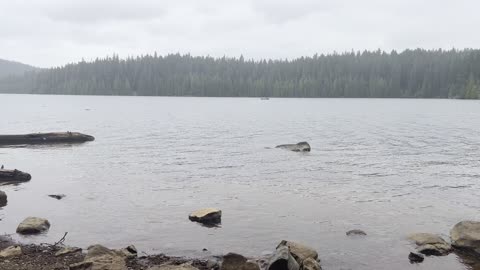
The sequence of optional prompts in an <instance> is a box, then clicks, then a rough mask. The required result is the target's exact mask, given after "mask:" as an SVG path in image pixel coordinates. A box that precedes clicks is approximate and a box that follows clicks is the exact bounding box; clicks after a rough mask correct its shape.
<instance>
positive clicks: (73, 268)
mask: <svg viewBox="0 0 480 270" xmlns="http://www.w3.org/2000/svg"><path fill="white" fill-rule="evenodd" d="M92 267H93V263H92V262H86V261H83V262H79V263H74V264H70V265H69V266H68V269H69V270H92Z"/></svg>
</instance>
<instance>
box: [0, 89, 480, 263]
mask: <svg viewBox="0 0 480 270" xmlns="http://www.w3.org/2000/svg"><path fill="white" fill-rule="evenodd" d="M0 100H1V106H0V116H1V119H0V133H2V134H18V133H30V132H47V131H79V132H83V133H87V134H90V135H93V136H95V137H96V140H95V141H93V142H88V143H85V144H79V145H57V146H52V145H49V146H30V147H19V148H0V163H1V164H5V166H6V168H17V169H19V170H22V171H27V172H29V173H31V174H32V177H33V178H32V180H31V181H30V182H28V183H23V184H20V185H18V186H4V187H0V188H1V189H2V190H4V191H6V192H7V194H8V205H7V206H6V207H4V208H3V209H0V219H2V220H1V221H0V233H14V232H15V229H16V226H17V225H18V223H19V222H21V221H22V220H23V219H24V218H25V217H27V216H39V217H44V218H47V219H48V220H50V222H51V224H52V227H51V228H50V231H49V232H48V233H47V234H46V235H42V236H35V237H29V238H23V237H19V236H15V237H16V238H17V239H21V240H22V241H26V242H37V243H39V242H55V241H56V240H58V239H60V238H61V237H62V235H63V234H64V232H68V236H67V241H66V243H67V244H70V245H77V246H81V247H86V246H88V245H89V244H93V243H101V244H105V245H107V246H109V247H124V246H126V245H129V244H134V245H136V246H137V248H138V249H140V250H141V251H144V252H147V253H159V252H163V253H167V254H169V255H183V256H209V255H211V254H215V255H216V254H223V253H225V252H229V251H232V252H239V253H242V254H244V255H248V256H259V255H261V254H265V253H266V252H268V251H271V250H273V249H274V248H275V247H276V245H277V244H278V242H279V241H280V240H282V239H288V240H294V241H298V242H302V243H305V244H307V245H310V246H312V247H314V248H316V249H317V250H318V252H319V254H320V258H321V260H322V266H323V267H324V269H365V270H366V269H369V270H371V269H449V270H451V269H453V270H455V269H470V268H469V267H468V266H466V265H464V264H462V263H461V262H460V261H461V259H460V258H458V257H457V256H456V255H455V254H451V255H449V256H446V257H438V258H426V260H425V262H424V263H422V264H419V265H411V264H410V263H409V261H408V258H407V257H408V253H409V251H410V250H413V246H412V245H411V244H409V243H408V242H407V241H406V240H405V236H406V235H407V234H409V233H413V232H431V233H439V234H441V235H443V236H445V237H446V238H447V239H448V235H449V231H450V229H451V228H452V227H453V225H455V224H456V223H457V222H459V221H461V220H465V219H469V220H480V199H479V198H480V136H479V134H480V102H479V101H460V100H396V99H388V100H387V99H275V98H272V99H270V100H260V99H249V98H173V97H169V98H167V97H90V96H33V95H0ZM299 141H308V142H309V143H310V145H311V146H312V152H310V153H295V152H289V151H285V150H280V149H272V147H274V146H275V145H278V144H284V143H296V142H299ZM58 193H63V194H66V195H67V197H66V198H65V199H63V200H60V201H58V200H55V199H52V198H50V197H48V196H47V194H58ZM203 207H217V208H220V209H222V210H223V219H222V226H221V227H220V228H206V227H202V226H199V225H198V224H196V223H192V222H190V221H189V220H188V214H189V212H191V211H192V210H195V209H198V208H203ZM350 229H363V230H365V231H366V232H367V233H368V236H367V237H364V238H349V237H347V236H346V235H345V232H346V231H347V230H350ZM203 248H207V249H208V252H203V251H202V249H203Z"/></svg>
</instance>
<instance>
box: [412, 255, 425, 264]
mask: <svg viewBox="0 0 480 270" xmlns="http://www.w3.org/2000/svg"><path fill="white" fill-rule="evenodd" d="M408 259H409V260H410V263H421V262H423V260H424V259H425V258H424V257H423V255H422V254H418V253H414V252H410V254H408Z"/></svg>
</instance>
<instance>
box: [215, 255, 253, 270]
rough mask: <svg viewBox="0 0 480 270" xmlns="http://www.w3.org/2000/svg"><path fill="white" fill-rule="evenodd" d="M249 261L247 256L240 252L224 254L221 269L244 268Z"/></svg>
mask: <svg viewBox="0 0 480 270" xmlns="http://www.w3.org/2000/svg"><path fill="white" fill-rule="evenodd" d="M246 263H247V258H245V257H243V256H242V255H240V254H236V253H228V254H227V255H225V256H223V261H222V265H221V266H220V270H241V269H243V268H244V266H245V264H246Z"/></svg>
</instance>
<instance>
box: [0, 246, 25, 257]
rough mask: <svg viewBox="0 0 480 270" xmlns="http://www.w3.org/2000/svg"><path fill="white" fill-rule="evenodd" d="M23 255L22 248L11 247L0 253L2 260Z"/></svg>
mask: <svg viewBox="0 0 480 270" xmlns="http://www.w3.org/2000/svg"><path fill="white" fill-rule="evenodd" d="M21 255H22V248H21V247H20V246H10V247H7V248H5V249H3V250H2V251H0V258H11V257H18V256H21Z"/></svg>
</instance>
